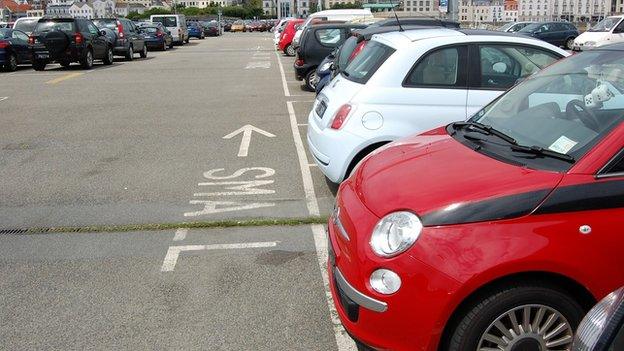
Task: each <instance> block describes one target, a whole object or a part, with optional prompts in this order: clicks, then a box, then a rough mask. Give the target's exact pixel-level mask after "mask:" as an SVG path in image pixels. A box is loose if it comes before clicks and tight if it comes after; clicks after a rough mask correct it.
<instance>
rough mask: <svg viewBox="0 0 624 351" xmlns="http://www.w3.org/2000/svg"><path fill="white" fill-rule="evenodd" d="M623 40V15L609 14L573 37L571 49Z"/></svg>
mask: <svg viewBox="0 0 624 351" xmlns="http://www.w3.org/2000/svg"><path fill="white" fill-rule="evenodd" d="M623 41H624V15H620V16H609V17H607V18H605V19H603V20H602V21H600V22H598V23H596V25H595V26H593V27H591V28H590V29H588V30H587V31H586V32H584V33H583V34H581V35H579V36H578V37H576V39H574V44H573V46H572V48H573V50H576V51H581V50H587V49H592V48H597V47H601V46H603V45H607V44H614V43H620V42H623Z"/></svg>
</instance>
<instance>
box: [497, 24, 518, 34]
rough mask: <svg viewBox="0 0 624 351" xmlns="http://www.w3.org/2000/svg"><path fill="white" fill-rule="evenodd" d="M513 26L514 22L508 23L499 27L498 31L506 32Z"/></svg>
mask: <svg viewBox="0 0 624 351" xmlns="http://www.w3.org/2000/svg"><path fill="white" fill-rule="evenodd" d="M514 24H516V23H515V22H509V23H507V24H505V25H504V26H502V27H500V28H499V30H501V31H503V32H506V31H507V30H508V29H509V28H511V26H513V25H514Z"/></svg>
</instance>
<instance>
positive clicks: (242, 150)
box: [223, 124, 275, 157]
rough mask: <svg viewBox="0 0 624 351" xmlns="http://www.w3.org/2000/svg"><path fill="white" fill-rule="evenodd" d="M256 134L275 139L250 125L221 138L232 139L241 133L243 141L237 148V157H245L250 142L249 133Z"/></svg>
mask: <svg viewBox="0 0 624 351" xmlns="http://www.w3.org/2000/svg"><path fill="white" fill-rule="evenodd" d="M253 132H256V133H259V134H262V135H264V136H266V137H269V138H275V135H274V134H271V133H269V132H267V131H265V130H262V129H260V128H257V127H254V126H252V125H251V124H247V125H244V126H242V127H240V128H239V129H237V130H235V131H233V132H232V133H230V134H228V135H226V136H224V137H223V139H232V138H233V137H235V136H237V135H238V134H240V133H243V139H242V140H241V144H240V147H239V148H238V157H247V154H248V153H249V143H250V142H251V133H253Z"/></svg>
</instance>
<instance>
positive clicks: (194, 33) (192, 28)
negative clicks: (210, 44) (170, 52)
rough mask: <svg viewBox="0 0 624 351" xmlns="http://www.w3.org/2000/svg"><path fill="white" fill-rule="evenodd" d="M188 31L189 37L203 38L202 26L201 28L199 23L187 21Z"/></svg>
mask: <svg viewBox="0 0 624 351" xmlns="http://www.w3.org/2000/svg"><path fill="white" fill-rule="evenodd" d="M188 33H189V38H197V39H204V38H205V35H204V28H202V26H201V24H199V23H192V22H191V23H189V24H188Z"/></svg>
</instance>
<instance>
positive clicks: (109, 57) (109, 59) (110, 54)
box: [108, 49, 113, 62]
mask: <svg viewBox="0 0 624 351" xmlns="http://www.w3.org/2000/svg"><path fill="white" fill-rule="evenodd" d="M108 62H113V50H111V49H108Z"/></svg>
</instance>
